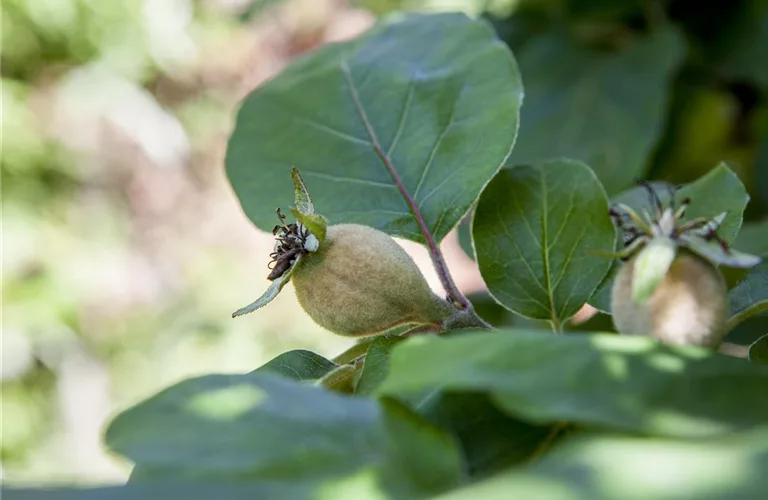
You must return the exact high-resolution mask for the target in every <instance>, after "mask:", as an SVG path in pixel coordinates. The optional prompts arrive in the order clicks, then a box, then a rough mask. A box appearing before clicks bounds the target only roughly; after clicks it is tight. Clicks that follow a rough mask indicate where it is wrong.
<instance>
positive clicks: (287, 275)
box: [232, 255, 301, 318]
mask: <svg viewBox="0 0 768 500" xmlns="http://www.w3.org/2000/svg"><path fill="white" fill-rule="evenodd" d="M300 260H301V255H299V256H297V257H296V261H295V262H294V263H293V264H292V265H291V267H289V268H288V270H287V271H285V272H284V273H283V275H282V276H279V277H277V278H275V279H274V280H272V282H271V283H270V284H269V286H268V287H267V290H266V291H265V292H264V293H263V294H262V295H261V297H259V298H258V299H256V300H255V301H253V302H251V303H250V304H248V305H247V306H245V307H241V308H240V309H238V310H237V311H235V312H233V313H232V317H233V318H236V317H238V316H242V315H244V314H249V313H252V312H253V311H255V310H256V309H260V308H262V307H264V306H266V305H267V304H269V303H270V302H272V301H273V300H274V298H275V297H277V295H278V294H279V293H280V290H282V289H283V287H284V286H285V285H286V284H287V283H288V281H289V280H290V279H291V275H292V274H293V271H294V269H296V264H298V263H299V261H300Z"/></svg>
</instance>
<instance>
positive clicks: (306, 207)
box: [291, 167, 315, 214]
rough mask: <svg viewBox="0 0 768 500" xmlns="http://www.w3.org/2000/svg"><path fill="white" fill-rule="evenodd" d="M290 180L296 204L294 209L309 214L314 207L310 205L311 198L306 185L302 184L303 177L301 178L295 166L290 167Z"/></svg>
mask: <svg viewBox="0 0 768 500" xmlns="http://www.w3.org/2000/svg"><path fill="white" fill-rule="evenodd" d="M291 180H292V181H293V192H294V199H295V201H294V203H295V204H296V210H298V211H299V212H301V213H302V214H311V213H313V212H314V211H315V207H314V206H313V205H312V198H311V197H310V196H309V191H308V190H307V186H306V185H305V184H304V179H302V178H301V174H300V173H299V169H298V168H296V167H292V168H291Z"/></svg>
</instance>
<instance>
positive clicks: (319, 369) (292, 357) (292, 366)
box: [253, 349, 336, 380]
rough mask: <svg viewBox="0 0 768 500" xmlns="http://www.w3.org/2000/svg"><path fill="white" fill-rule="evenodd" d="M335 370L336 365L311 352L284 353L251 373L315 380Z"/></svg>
mask: <svg viewBox="0 0 768 500" xmlns="http://www.w3.org/2000/svg"><path fill="white" fill-rule="evenodd" d="M334 368H336V363H334V362H333V361H329V360H327V359H325V358H324V357H322V356H320V355H319V354H316V353H314V352H312V351H307V350H305V349H295V350H293V351H288V352H284V353H282V354H280V355H278V356H277V357H275V358H272V359H271V360H269V361H267V362H266V363H265V364H263V365H262V366H260V367H258V368H257V369H256V370H254V371H253V373H257V372H261V373H263V372H272V373H277V374H279V375H282V376H284V377H288V378H290V379H293V380H316V379H319V378H321V377H322V376H323V375H325V374H327V373H328V372H330V371H331V370H333V369H334Z"/></svg>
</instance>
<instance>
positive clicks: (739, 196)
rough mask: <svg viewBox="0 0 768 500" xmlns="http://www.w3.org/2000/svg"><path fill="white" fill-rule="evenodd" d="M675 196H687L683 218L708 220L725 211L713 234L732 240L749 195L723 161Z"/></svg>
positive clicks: (680, 199)
mask: <svg viewBox="0 0 768 500" xmlns="http://www.w3.org/2000/svg"><path fill="white" fill-rule="evenodd" d="M675 198H676V200H677V202H678V203H679V202H680V201H682V200H684V199H685V198H690V199H691V204H690V205H689V206H688V209H687V210H686V211H685V218H684V219H683V220H691V219H695V218H697V217H706V218H708V219H712V218H714V217H716V216H717V215H719V214H721V213H723V212H727V215H726V217H725V220H724V221H723V222H722V224H720V227H719V228H718V230H717V234H718V235H719V236H720V237H721V238H723V239H724V240H725V241H727V242H728V243H733V241H734V240H735V239H736V235H737V234H738V233H739V228H740V227H741V223H742V220H743V215H744V209H745V208H746V206H747V203H749V195H748V194H747V190H746V189H745V188H744V184H743V183H742V182H741V180H740V179H739V176H738V175H736V174H735V173H734V171H733V170H731V169H730V167H728V165H726V164H725V163H720V164H719V165H717V166H716V167H715V168H713V169H712V170H710V171H709V172H707V173H706V174H704V175H703V176H701V177H699V178H698V179H696V180H695V181H694V182H692V183H690V184H687V185H685V186H684V187H682V188H681V189H680V190H678V192H677V194H676V196H675Z"/></svg>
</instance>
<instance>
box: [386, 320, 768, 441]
mask: <svg viewBox="0 0 768 500" xmlns="http://www.w3.org/2000/svg"><path fill="white" fill-rule="evenodd" d="M766 387H768V366H764V365H758V364H755V363H748V362H746V361H745V360H743V359H737V358H733V357H730V356H723V355H720V354H717V353H715V352H712V351H711V350H709V349H705V348H697V347H678V346H669V345H665V344H663V343H661V342H659V341H657V340H655V339H653V338H650V337H645V336H620V335H616V334H603V333H578V334H576V333H574V334H571V335H554V334H546V330H544V331H542V330H534V329H531V330H527V329H508V330H500V331H493V332H481V331H467V332H463V333H461V334H456V335H451V336H450V337H435V336H429V337H427V336H425V337H414V338H410V339H408V340H407V341H405V342H403V343H401V344H399V345H397V346H395V348H394V349H393V350H392V354H391V356H390V371H389V375H388V376H387V378H386V379H385V380H384V382H383V383H382V384H381V385H380V386H379V388H378V389H377V390H376V394H379V395H388V396H398V397H408V396H410V395H418V394H423V393H424V392H425V391H428V390H430V389H433V390H434V389H440V390H443V391H451V392H462V393H468V392H469V393H477V392H484V393H487V394H489V396H490V397H491V401H493V402H494V404H495V405H496V406H497V407H498V408H499V409H501V410H502V411H503V412H504V413H506V414H507V415H510V416H511V417H514V418H519V419H522V420H524V421H526V422H529V423H535V424H553V423H557V422H571V423H575V424H579V425H580V426H581V427H589V428H593V429H594V428H597V429H606V428H607V429H616V430H622V431H627V432H635V433H641V434H646V435H658V436H674V437H682V438H709V437H713V436H722V435H728V434H731V433H733V432H736V431H741V430H749V429H756V428H761V427H764V426H765V423H766V422H768V398H766V397H765V388H766Z"/></svg>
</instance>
